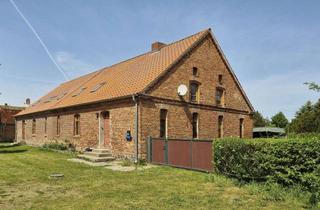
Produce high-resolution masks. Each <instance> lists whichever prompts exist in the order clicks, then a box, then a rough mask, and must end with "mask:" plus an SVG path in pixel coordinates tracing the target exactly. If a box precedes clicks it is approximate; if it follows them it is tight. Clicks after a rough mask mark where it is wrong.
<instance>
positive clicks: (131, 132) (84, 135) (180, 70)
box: [16, 29, 254, 158]
mask: <svg viewBox="0 0 320 210" xmlns="http://www.w3.org/2000/svg"><path fill="white" fill-rule="evenodd" d="M180 85H185V86H187V87H188V88H187V90H188V92H187V94H186V95H184V96H181V95H178V94H177V88H178V86H180ZM253 110H254V109H253V107H252V105H251V104H250V101H249V100H248V98H247V96H246V94H245V92H244V91H243V89H242V87H241V85H240V83H239V81H238V79H237V78H236V76H235V74H234V72H233V71H232V69H231V67H230V65H229V63H228V62H227V60H226V58H225V56H224V55H223V53H222V50H221V48H220V47H219V45H218V43H217V41H216V39H215V38H214V36H213V34H212V32H211V30H210V29H207V30H204V31H201V32H199V33H197V34H194V35H192V36H189V37H186V38H184V39H181V40H179V41H176V42H173V43H171V44H163V43H160V42H155V43H153V44H152V47H151V50H150V51H149V52H147V53H145V54H142V55H139V56H136V57H134V58H131V59H128V60H125V61H122V62H120V63H118V64H114V65H112V66H109V67H106V68H103V69H101V70H98V71H95V72H93V73H90V74H87V75H84V76H82V77H79V78H76V79H74V80H71V81H68V82H65V83H63V84H61V85H60V86H58V87H57V88H56V89H54V90H52V91H51V92H49V93H48V94H47V95H45V96H44V97H42V98H41V99H40V100H38V101H37V102H36V103H34V104H32V105H31V106H30V107H28V108H27V109H26V110H24V111H22V112H20V113H19V114H18V115H17V116H16V120H17V136H16V139H17V141H26V142H27V143H28V144H32V145H41V144H43V143H46V142H52V141H57V142H67V143H71V144H73V145H74V146H75V147H76V148H77V149H78V150H81V149H84V148H86V147H99V148H108V149H110V150H111V151H112V154H113V155H114V156H115V157H124V156H126V157H135V156H136V157H137V156H139V157H140V158H145V157H146V152H147V143H146V140H147V137H148V136H153V137H163V138H165V137H170V138H206V139H213V138H218V137H222V136H239V137H251V136H252V118H251V114H252V111H253Z"/></svg>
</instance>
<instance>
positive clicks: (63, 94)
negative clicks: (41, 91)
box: [57, 92, 68, 100]
mask: <svg viewBox="0 0 320 210" xmlns="http://www.w3.org/2000/svg"><path fill="white" fill-rule="evenodd" d="M67 93H68V92H64V93H62V94H60V95H59V96H58V97H57V100H59V99H61V98H63V96H65V95H67Z"/></svg>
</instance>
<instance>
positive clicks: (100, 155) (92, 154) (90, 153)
mask: <svg viewBox="0 0 320 210" xmlns="http://www.w3.org/2000/svg"><path fill="white" fill-rule="evenodd" d="M84 154H85V155H89V156H93V157H112V154H111V153H110V152H109V153H98V152H84Z"/></svg>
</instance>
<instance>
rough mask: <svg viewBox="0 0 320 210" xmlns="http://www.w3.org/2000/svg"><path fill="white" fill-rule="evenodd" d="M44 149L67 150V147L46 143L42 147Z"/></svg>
mask: <svg viewBox="0 0 320 210" xmlns="http://www.w3.org/2000/svg"><path fill="white" fill-rule="evenodd" d="M42 147H43V148H45V149H53V150H67V149H68V147H67V145H65V144H61V143H47V144H44V145H43V146H42Z"/></svg>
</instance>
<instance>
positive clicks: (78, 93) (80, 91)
mask: <svg viewBox="0 0 320 210" xmlns="http://www.w3.org/2000/svg"><path fill="white" fill-rule="evenodd" d="M85 89H87V88H86V87H82V88H80V90H79V91H78V92H76V93H74V94H73V95H72V97H76V96H78V95H80V94H81V93H82V92H83V91H85Z"/></svg>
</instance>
